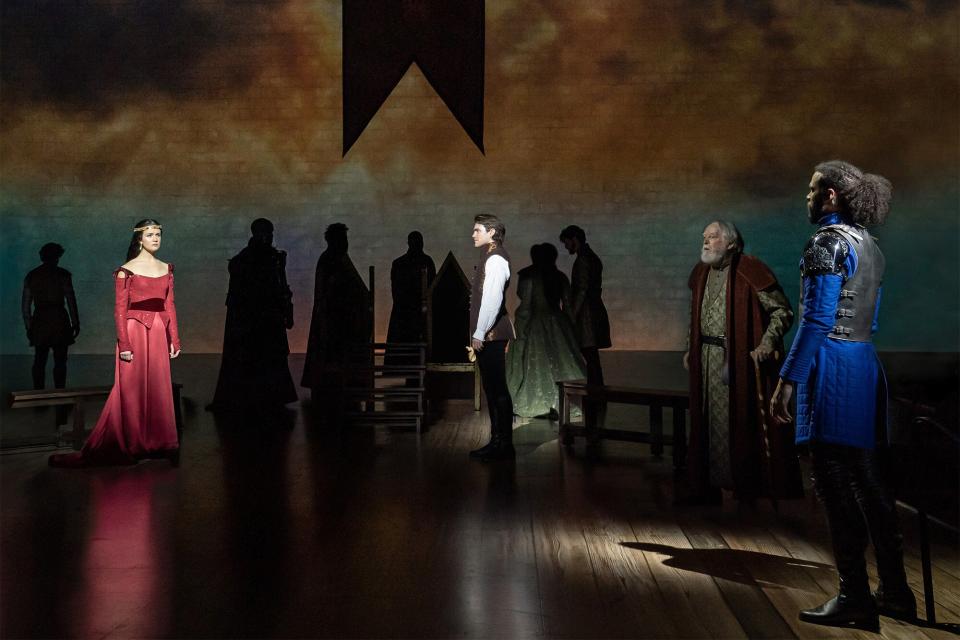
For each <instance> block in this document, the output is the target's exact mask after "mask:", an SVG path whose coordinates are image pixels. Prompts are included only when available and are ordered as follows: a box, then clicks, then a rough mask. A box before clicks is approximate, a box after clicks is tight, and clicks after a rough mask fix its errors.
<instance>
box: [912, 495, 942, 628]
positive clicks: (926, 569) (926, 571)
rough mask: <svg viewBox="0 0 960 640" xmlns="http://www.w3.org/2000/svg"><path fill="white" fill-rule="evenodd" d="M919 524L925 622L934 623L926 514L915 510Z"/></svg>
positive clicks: (934, 607) (935, 608)
mask: <svg viewBox="0 0 960 640" xmlns="http://www.w3.org/2000/svg"><path fill="white" fill-rule="evenodd" d="M917 516H918V519H919V522H918V524H919V526H920V566H921V568H922V569H923V600H924V604H925V605H926V609H927V622H928V623H930V624H936V622H937V607H936V603H935V602H934V600H933V572H932V571H931V569H930V539H929V537H928V536H927V514H926V512H924V511H917Z"/></svg>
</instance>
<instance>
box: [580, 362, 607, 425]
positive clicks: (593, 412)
mask: <svg viewBox="0 0 960 640" xmlns="http://www.w3.org/2000/svg"><path fill="white" fill-rule="evenodd" d="M580 353H581V354H583V359H584V361H585V362H586V365H587V384H589V385H598V386H602V385H603V368H602V367H601V366H600V350H599V349H597V348H596V347H584V348H582V349H580ZM606 408H607V406H606V403H605V402H597V401H595V400H587V399H584V401H583V424H584V426H585V427H587V428H588V429H592V428H594V427H596V426H597V422H598V420H599V422H601V423H602V422H603V416H604V414H605V413H606Z"/></svg>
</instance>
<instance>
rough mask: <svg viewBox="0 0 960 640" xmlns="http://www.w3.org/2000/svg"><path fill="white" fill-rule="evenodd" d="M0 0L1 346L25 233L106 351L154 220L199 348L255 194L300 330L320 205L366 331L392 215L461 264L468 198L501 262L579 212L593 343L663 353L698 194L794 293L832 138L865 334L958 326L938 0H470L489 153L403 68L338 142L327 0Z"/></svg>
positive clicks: (336, 69)
mask: <svg viewBox="0 0 960 640" xmlns="http://www.w3.org/2000/svg"><path fill="white" fill-rule="evenodd" d="M2 7H3V8H2V11H3V15H2V27H0V28H2V33H0V35H2V63H0V64H2V81H3V84H2V87H0V89H2V91H0V100H2V110H0V152H2V158H0V179H2V183H0V207H2V208H0V216H2V217H0V243H2V251H0V306H2V314H0V352H3V353H25V352H27V349H28V347H27V343H26V340H25V338H24V336H23V330H22V324H21V321H20V316H19V296H20V286H21V282H22V277H23V275H24V273H26V271H27V270H29V269H30V268H32V267H33V266H35V265H36V264H37V263H38V260H37V254H36V252H37V250H38V249H39V247H40V246H41V245H42V244H43V243H45V242H48V241H56V242H59V243H60V244H62V245H63V246H64V247H65V248H66V249H67V253H66V254H65V255H64V257H63V260H62V265H63V266H65V267H66V268H68V269H70V270H71V271H72V272H73V273H74V278H75V281H76V286H77V293H78V298H79V303H80V313H81V320H82V325H83V333H82V334H81V336H80V339H79V340H78V343H77V345H76V347H75V350H76V351H77V352H99V353H102V352H108V351H110V350H112V348H113V328H112V316H111V308H110V306H111V304H112V285H111V282H110V272H111V271H112V270H113V269H114V268H115V267H116V266H117V265H118V264H120V262H122V258H123V254H124V251H125V247H126V244H127V242H128V240H129V236H130V228H131V227H132V226H133V223H134V222H135V221H136V220H138V219H140V218H144V217H148V216H150V217H157V218H159V219H160V220H161V221H162V222H163V223H164V248H163V250H162V255H161V257H162V258H164V259H165V260H169V261H171V262H174V263H175V264H176V265H177V294H178V302H179V309H180V316H181V318H180V323H181V334H182V337H183V341H184V348H185V349H187V350H189V351H192V352H205V351H218V350H219V349H220V342H221V337H222V327H223V316H224V307H223V299H224V294H225V290H226V260H227V258H229V257H230V256H231V255H233V254H234V253H236V252H237V251H238V250H239V249H240V248H241V247H242V246H243V245H244V244H245V242H246V239H247V237H248V233H247V230H248V226H249V223H250V221H251V220H252V219H254V218H256V217H258V216H266V217H269V218H271V219H272V220H273V221H274V223H275V224H276V227H277V232H276V237H277V245H278V246H279V247H281V248H284V249H286V250H287V251H288V252H289V256H290V257H289V276H290V281H291V285H292V286H293V289H294V296H295V297H294V302H295V305H296V327H295V328H294V330H293V331H292V332H291V346H292V348H293V350H295V351H300V350H303V348H304V345H305V341H306V331H307V327H308V322H309V310H310V304H311V302H312V281H313V268H314V265H315V262H316V259H317V257H318V256H319V254H320V252H321V250H322V249H323V240H322V233H323V229H324V228H325V226H326V225H327V224H329V223H331V222H335V221H342V222H345V223H346V224H347V225H348V226H349V227H350V242H351V254H352V256H353V259H354V262H355V263H356V265H357V267H358V268H359V269H360V270H361V272H362V273H364V274H365V273H366V267H367V265H371V264H372V265H375V266H376V267H377V271H378V279H377V287H378V290H379V293H380V295H379V296H378V315H377V326H378V329H379V333H380V334H381V336H382V335H383V334H385V330H386V321H387V315H388V312H389V282H388V273H389V264H390V261H391V260H392V259H393V258H394V257H396V256H397V255H399V254H400V253H402V251H403V250H404V248H405V237H406V234H407V232H408V231H410V230H411V229H419V230H421V231H422V232H423V234H424V236H425V238H426V249H427V251H428V252H429V253H431V254H432V255H433V256H434V257H435V258H436V260H437V262H438V264H439V262H440V261H441V260H442V259H443V256H444V255H445V254H446V252H447V251H448V250H453V251H454V253H455V254H456V255H457V257H458V258H459V259H460V261H461V263H462V264H463V265H464V267H465V268H467V270H468V271H469V265H471V264H472V263H473V261H474V255H473V250H472V247H471V244H470V241H469V233H470V228H471V225H472V217H473V216H474V215H475V214H477V213H480V212H494V213H497V214H498V215H500V216H502V218H503V219H504V220H505V222H506V225H507V229H508V243H507V246H508V248H509V249H510V251H511V252H512V253H513V256H514V267H515V269H517V268H520V267H522V266H524V265H525V264H527V263H528V258H527V250H528V247H529V246H530V245H531V244H533V243H536V242H543V241H556V240H557V235H558V233H559V231H560V229H561V228H562V227H563V226H565V225H566V224H569V223H577V224H580V225H581V226H583V227H584V228H585V229H586V230H587V233H588V237H589V240H590V242H591V244H592V245H594V247H595V249H596V250H597V252H598V253H599V254H600V255H601V257H602V258H603V259H604V261H605V264H606V270H605V281H604V287H605V291H604V297H605V300H606V303H607V306H608V308H609V309H610V313H611V321H612V324H613V333H614V342H615V347H616V348H621V349H679V348H681V347H682V344H683V334H684V331H685V330H686V317H687V313H688V309H687V306H688V304H689V303H688V297H689V296H688V291H687V289H686V278H687V274H688V273H689V270H690V268H691V267H692V266H693V264H694V262H695V261H696V260H697V256H698V247H699V236H700V233H701V230H702V228H703V226H704V225H705V224H706V223H707V222H709V221H710V220H711V219H713V218H716V217H723V218H727V219H730V220H733V221H735V222H736V223H738V224H739V225H740V227H741V229H742V231H743V232H744V235H745V236H746V240H747V249H748V251H749V252H750V253H753V254H755V255H758V256H760V257H761V258H763V259H764V260H766V261H767V262H768V263H769V264H770V265H771V266H772V267H773V268H774V270H775V271H776V273H777V274H778V276H779V277H780V278H781V280H782V281H783V284H784V288H785V289H786V290H787V292H788V294H789V295H790V296H791V298H794V299H795V298H796V294H797V284H798V282H797V281H798V273H797V267H796V264H797V260H798V256H799V253H800V250H801V248H802V246H803V244H804V242H805V240H806V237H807V235H808V233H809V231H810V229H809V227H808V225H807V223H806V221H805V208H804V200H803V199H804V196H805V191H806V185H807V181H808V180H809V177H810V172H811V169H812V167H813V165H814V164H815V163H816V162H817V161H820V160H825V159H831V158H834V157H841V158H844V159H847V160H850V161H852V162H854V163H855V164H858V165H860V166H862V167H863V168H864V169H866V170H868V171H873V172H877V173H881V174H883V175H886V176H887V177H888V178H890V179H891V180H892V181H893V183H894V188H895V200H894V203H893V208H892V213H891V216H890V220H889V222H888V224H887V225H886V226H885V227H883V228H881V229H879V230H877V235H879V237H880V238H881V246H882V247H883V249H884V251H885V253H886V255H887V264H888V275H887V280H886V283H885V295H884V307H883V311H882V314H881V322H882V326H881V333H880V334H879V336H878V345H879V346H880V347H881V348H883V349H899V350H917V351H924V350H948V351H956V350H958V348H960V345H958V336H960V326H958V317H960V308H958V298H960V291H958V289H960V282H958V272H960V258H958V238H960V222H958V217H960V210H958V199H960V188H958V174H960V159H958V155H960V151H958V139H960V131H958V113H960V101H958V77H960V62H958V60H960V45H958V10H957V8H956V4H955V3H953V2H942V1H926V2H924V1H910V0H904V1H889V2H879V1H871V2H855V1H845V2H827V1H818V2H772V1H771V2H765V1H762V0H758V1H750V2H747V1H734V0H726V1H716V2H700V1H696V2H695V1H693V0H687V1H680V2H677V1H674V0H670V1H668V0H658V1H643V0H606V1H604V0H591V1H589V2H575V1H572V0H539V1H535V0H488V1H487V3H486V112H485V144H486V155H482V154H481V153H480V152H479V151H478V150H477V149H476V147H475V146H474V145H473V144H472V142H471V141H470V139H469V138H468V137H467V135H466V134H465V133H464V132H463V131H462V130H461V129H460V128H459V126H458V125H457V123H456V121H455V120H454V119H453V117H452V116H451V115H450V114H449V112H448V111H447V110H446V108H445V107H444V105H443V104H442V103H441V101H440V100H439V98H438V97H437V96H436V94H435V93H434V92H433V91H432V89H431V88H430V86H429V85H428V83H427V82H426V81H425V80H424V78H423V76H422V75H421V74H420V72H419V71H418V70H417V69H416V68H413V69H411V70H410V72H409V73H408V75H407V76H406V77H405V79H404V80H403V81H401V83H400V85H399V86H398V87H397V89H396V90H395V91H394V93H393V94H392V95H391V96H390V98H389V99H388V100H387V102H386V103H385V105H384V107H383V108H382V109H381V110H380V112H379V113H378V114H377V115H376V117H375V118H374V120H373V122H372V123H371V125H370V127H369V128H368V129H367V131H366V132H365V133H364V134H363V135H362V136H361V137H360V139H359V141H358V142H357V143H356V145H355V146H354V147H353V148H352V149H351V150H350V152H349V153H348V154H347V156H346V157H345V158H344V157H341V142H342V139H341V122H342V119H341V115H342V114H341V71H340V70H341V57H340V51H341V43H340V32H341V24H340V19H341V15H340V11H341V9H340V7H341V3H340V2H335V1H332V0H331V1H319V2H318V1H311V2H306V1H301V0H290V1H288V2H283V1H274V2H263V3H248V2H243V3H234V2H227V1H222V2H217V1H210V0H196V1H194V2H190V1H184V2H177V3H154V2H146V1H143V0H136V1H134V0H128V1H124V0H110V1H107V0H100V1H98V0H85V1H84V2H59V1H52V0H47V1H40V2H38V1H36V0H29V1H28V0H5V1H4V3H3V5H2ZM570 263H571V260H570V259H569V258H568V257H566V256H563V257H561V268H564V269H565V270H566V269H569V266H570Z"/></svg>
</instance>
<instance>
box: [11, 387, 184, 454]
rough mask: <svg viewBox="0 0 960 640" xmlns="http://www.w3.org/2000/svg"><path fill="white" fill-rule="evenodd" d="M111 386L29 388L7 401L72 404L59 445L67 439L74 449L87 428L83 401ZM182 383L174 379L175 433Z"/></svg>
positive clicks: (179, 420) (20, 406)
mask: <svg viewBox="0 0 960 640" xmlns="http://www.w3.org/2000/svg"><path fill="white" fill-rule="evenodd" d="M111 389H113V387H112V386H111V387H77V388H74V389H31V390H30V391H11V392H10V395H9V397H8V405H9V407H10V408H11V409H25V408H28V407H54V406H63V405H73V428H72V429H71V430H70V431H65V432H59V437H60V442H59V443H58V444H60V446H65V445H66V443H70V444H71V445H72V446H73V449H74V450H75V451H78V450H80V448H81V447H82V446H83V442H84V440H86V438H87V436H88V435H89V432H88V431H87V429H86V412H85V404H86V403H87V402H91V401H93V400H100V399H103V398H106V397H107V396H109V395H110V390H111ZM181 389H183V385H182V384H180V383H179V382H174V383H173V410H174V415H175V417H176V422H177V433H178V434H179V433H180V432H182V431H183V414H182V413H181V411H180V391H181Z"/></svg>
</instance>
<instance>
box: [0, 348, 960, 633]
mask: <svg viewBox="0 0 960 640" xmlns="http://www.w3.org/2000/svg"><path fill="white" fill-rule="evenodd" d="M676 357H677V354H668V355H661V356H655V357H653V358H652V360H651V361H650V363H648V364H649V366H648V367H644V368H643V370H642V371H641V370H635V371H631V370H627V369H629V367H623V366H622V364H620V365H618V364H617V360H616V358H617V356H616V355H615V354H610V356H608V359H607V360H606V361H605V362H606V363H607V364H608V365H609V366H610V369H611V374H610V377H611V382H619V381H632V382H634V383H635V384H651V382H650V380H659V381H661V382H663V384H660V385H657V386H668V387H669V386H677V385H680V386H681V387H682V386H683V384H684V382H683V381H684V377H683V371H682V369H680V368H679V364H678V363H677V362H675V360H676ZM658 358H659V359H658ZM671 359H672V360H671ZM78 360H79V358H78ZM661 360H662V361H661ZM218 362H219V360H218V358H217V357H216V356H193V357H192V358H188V359H184V360H182V361H178V362H177V363H176V367H175V370H174V377H175V378H176V379H178V381H181V382H183V383H184V385H185V386H184V396H185V400H184V408H185V431H184V434H183V457H182V463H181V466H180V467H179V468H172V467H171V466H170V465H169V464H168V463H166V462H164V461H150V462H144V463H141V464H139V465H137V466H135V467H129V468H113V469H86V470H66V469H51V468H48V467H47V466H46V457H47V455H48V454H49V453H50V451H26V452H23V451H22V450H20V452H16V453H14V452H9V451H8V452H7V453H4V454H3V455H2V456H0V482H2V486H0V491H2V493H0V499H2V503H0V506H2V527H0V531H2V533H0V536H2V538H0V542H2V546H0V572H2V592H0V607H2V623H0V636H2V637H5V638H14V637H17V638H19V637H83V638H88V637H97V638H129V637H138V638H139V637H177V638H181V637H184V638H220V637H283V638H304V637H338V638H339V637H351V638H356V637H405V638H425V637H428V638H454V637H458V638H540V637H546V638H588V637H589V638H629V637H641V638H707V637H711V638H794V637H800V638H841V637H842V638H850V637H860V638H869V637H876V636H875V635H874V634H868V633H858V632H850V631H845V630H837V629H829V628H822V627H815V626H811V625H806V624H803V623H800V622H799V621H798V620H797V617H796V614H797V611H798V610H799V609H801V608H805V607H809V606H813V605H816V604H819V603H820V602H822V601H823V600H825V599H826V598H828V597H829V596H830V595H832V594H833V593H834V590H835V585H836V573H835V571H834V569H833V567H832V560H831V556H830V553H829V546H828V544H827V534H826V531H825V527H824V524H823V521H822V518H821V512H820V509H819V507H818V506H817V504H816V502H815V501H814V500H813V499H812V498H810V497H808V498H807V499H804V500H800V501H794V502H791V503H781V504H780V513H779V514H776V513H774V511H773V509H772V508H771V506H770V504H769V503H766V502H763V503H760V504H759V505H757V507H756V509H752V510H751V509H740V508H738V506H737V505H736V504H734V503H732V502H731V501H730V500H726V501H725V503H724V505H723V506H722V507H701V508H685V509H681V508H675V507H673V506H672V504H671V503H672V497H673V474H672V467H671V462H670V457H669V449H668V451H667V455H665V456H664V457H663V459H658V458H655V457H652V456H651V455H650V451H649V447H647V446H646V445H636V444H626V443H604V444H603V445H602V447H601V449H600V451H599V453H598V454H597V455H596V456H588V455H587V454H586V452H585V451H584V447H583V444H582V443H580V442H578V444H577V446H576V447H574V448H573V449H572V450H565V449H564V448H563V447H561V446H560V445H559V443H558V440H557V429H556V425H555V424H552V423H550V422H549V421H546V420H530V421H518V422H517V424H516V429H515V441H516V444H517V454H518V455H517V461H516V463H515V464H505V463H497V464H482V463H479V462H474V461H471V460H469V459H468V457H467V452H468V450H470V449H471V448H474V447H477V446H479V445H480V444H483V440H484V436H485V431H486V411H485V410H484V411H483V412H481V413H479V414H478V413H475V412H474V411H473V408H472V403H471V401H469V400H462V401H461V400H454V401H449V402H448V403H446V404H445V406H444V407H443V410H444V412H445V415H444V416H443V418H442V419H441V420H439V421H438V422H436V423H435V424H433V425H432V426H431V427H430V429H429V431H427V432H426V433H424V434H422V435H420V436H418V435H417V434H415V433H412V432H409V431H404V432H397V431H391V430H389V429H387V428H385V427H376V428H363V429H353V430H349V431H340V430H337V429H330V428H319V427H315V426H311V424H310V422H309V420H307V419H306V416H307V415H308V414H309V405H308V404H306V405H300V404H296V405H290V412H289V413H288V415H286V416H285V417H283V418H282V419H279V420H277V421H276V422H275V423H274V424H259V423H251V424H241V423H240V422H239V421H233V422H221V421H218V420H216V419H215V418H214V416H213V415H211V414H209V413H207V412H205V411H203V405H204V404H205V403H206V402H207V401H208V400H209V398H210V395H211V393H212V388H213V384H214V382H215V376H216V371H217V365H218ZM671 362H672V363H673V364H670V363H671ZM72 364H73V363H72ZM79 364H80V363H77V365H78V371H79V370H80V368H81V367H80V366H79ZM98 366H99V367H100V369H105V370H106V371H107V372H108V373H109V372H110V371H111V370H112V369H111V368H112V359H111V358H106V359H105V360H104V362H103V363H101V364H100V365H96V364H95V363H94V364H93V365H88V368H89V371H91V372H94V370H96V372H95V373H91V374H90V375H91V377H94V376H95V375H96V376H98V375H101V374H102V373H103V372H102V371H99V369H96V367H98ZM291 369H292V370H293V371H294V372H295V375H296V374H298V373H299V368H298V367H297V366H296V365H292V366H291ZM614 369H616V370H617V371H616V372H615V371H614ZM621 369H623V370H621ZM27 375H29V372H27ZM5 379H6V377H5ZM93 384H96V383H93ZM100 384H103V383H102V382H100ZM78 386H80V385H79V384H78ZM30 411H31V410H21V413H24V414H26V413H29V412H30ZM4 415H7V416H9V415H10V413H9V412H8V413H6V414H4ZM95 415H96V412H92V416H95ZM4 428H5V429H6V424H5V425H4ZM903 525H904V530H905V533H906V536H907V540H908V554H907V567H908V575H909V579H910V582H911V585H912V586H913V587H914V589H915V591H916V592H917V595H918V599H919V600H920V603H921V611H922V605H923V600H922V592H921V578H920V565H919V558H918V555H919V551H918V549H919V547H918V545H917V541H916V523H915V521H914V520H913V518H912V517H910V516H909V515H908V514H904V522H903ZM934 533H935V535H936V538H937V539H936V542H935V545H934V580H935V586H936V592H937V600H938V602H937V604H938V608H937V613H938V617H939V619H940V620H941V622H946V623H956V622H960V560H958V554H957V545H956V541H953V540H950V539H948V538H946V537H944V536H943V535H941V534H939V533H937V532H934ZM871 571H872V572H873V571H874V569H873V567H871ZM874 575H875V572H874ZM942 626H943V627H945V626H946V625H942ZM881 635H882V636H883V637H885V638H951V637H954V636H953V635H952V634H951V632H950V630H949V629H945V628H941V629H932V628H921V627H918V626H915V625H910V624H906V623H901V622H896V621H893V620H889V619H886V618H884V619H883V620H882V633H881Z"/></svg>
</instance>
